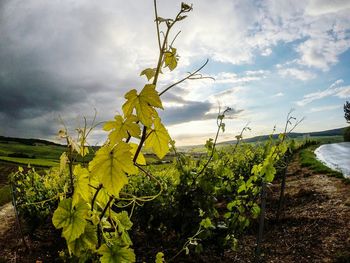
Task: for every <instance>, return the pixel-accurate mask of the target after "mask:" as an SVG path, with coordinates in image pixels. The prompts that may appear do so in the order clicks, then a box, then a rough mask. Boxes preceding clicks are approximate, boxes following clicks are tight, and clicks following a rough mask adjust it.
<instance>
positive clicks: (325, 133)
mask: <svg viewBox="0 0 350 263" xmlns="http://www.w3.org/2000/svg"><path fill="white" fill-rule="evenodd" d="M345 128H346V127H344V128H338V129H332V130H326V131H317V132H302V133H299V132H292V133H290V134H289V135H288V136H289V138H293V139H294V138H300V137H306V136H307V137H318V136H339V135H340V136H341V135H343V133H344V129H345ZM269 137H270V135H260V136H255V137H252V138H247V139H244V141H245V142H258V141H264V140H267V139H268V138H269ZM272 137H273V138H277V137H278V134H274V135H273V136H272ZM233 143H236V140H232V141H225V142H220V143H218V144H233Z"/></svg>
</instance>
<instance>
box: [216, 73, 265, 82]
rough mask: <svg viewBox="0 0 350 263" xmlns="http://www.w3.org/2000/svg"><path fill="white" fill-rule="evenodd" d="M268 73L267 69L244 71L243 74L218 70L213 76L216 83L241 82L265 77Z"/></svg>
mask: <svg viewBox="0 0 350 263" xmlns="http://www.w3.org/2000/svg"><path fill="white" fill-rule="evenodd" d="M268 74H269V71H267V70H256V71H246V72H244V73H243V74H236V73H233V72H220V73H219V74H217V75H216V76H213V77H214V78H215V81H216V83H218V84H243V83H248V82H252V81H257V80H260V79H264V78H266V76H267V75H268Z"/></svg>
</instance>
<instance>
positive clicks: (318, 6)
mask: <svg viewBox="0 0 350 263" xmlns="http://www.w3.org/2000/svg"><path fill="white" fill-rule="evenodd" d="M348 8H350V2H349V1H348V0H331V1H330V0H310V1H309V3H308V5H307V7H306V13H307V14H309V15H313V16H319V15H325V14H329V13H336V12H339V11H342V10H346V9H348Z"/></svg>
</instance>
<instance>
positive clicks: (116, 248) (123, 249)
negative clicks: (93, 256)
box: [97, 241, 136, 263]
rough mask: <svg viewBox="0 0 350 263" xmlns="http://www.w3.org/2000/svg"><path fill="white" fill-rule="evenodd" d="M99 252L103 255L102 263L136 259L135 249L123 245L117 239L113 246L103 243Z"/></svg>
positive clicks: (127, 261) (124, 262)
mask: <svg viewBox="0 0 350 263" xmlns="http://www.w3.org/2000/svg"><path fill="white" fill-rule="evenodd" d="M97 252H98V253H99V254H100V255H102V257H101V258H100V261H101V263H130V262H135V261H136V257H135V253H134V250H133V249H131V248H129V247H127V246H121V245H120V243H119V242H117V241H115V242H114V243H113V244H112V245H111V246H107V245H106V244H103V245H102V246H101V247H100V248H99V249H98V251H97Z"/></svg>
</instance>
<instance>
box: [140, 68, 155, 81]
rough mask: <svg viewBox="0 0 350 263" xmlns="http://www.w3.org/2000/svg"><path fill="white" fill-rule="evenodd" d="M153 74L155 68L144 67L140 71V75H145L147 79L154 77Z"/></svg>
mask: <svg viewBox="0 0 350 263" xmlns="http://www.w3.org/2000/svg"><path fill="white" fill-rule="evenodd" d="M155 74H156V69H155V68H146V69H144V70H143V71H142V72H141V74H140V76H142V75H145V76H146V78H147V80H150V79H151V78H153V77H154V75H155Z"/></svg>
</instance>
